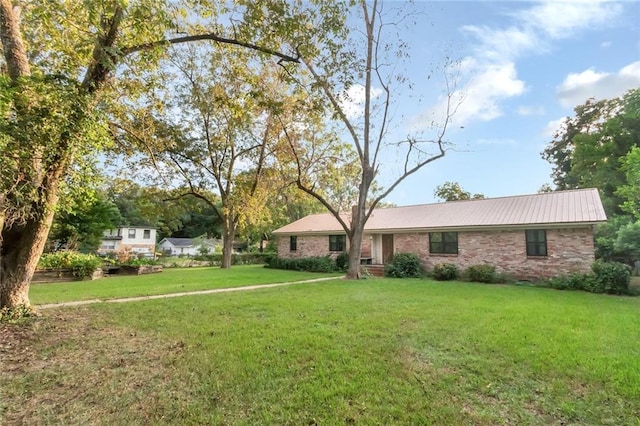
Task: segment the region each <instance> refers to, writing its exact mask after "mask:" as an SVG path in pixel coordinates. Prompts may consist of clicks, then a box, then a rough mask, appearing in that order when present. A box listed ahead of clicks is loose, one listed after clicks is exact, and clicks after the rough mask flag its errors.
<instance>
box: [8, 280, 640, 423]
mask: <svg viewBox="0 0 640 426" xmlns="http://www.w3.org/2000/svg"><path fill="white" fill-rule="evenodd" d="M638 324H640V299H639V298H631V297H617V296H603V295H593V294H587V293H581V292H560V291H554V290H549V289H542V288H532V287H516V286H490V285H481V284H469V283H437V282H432V281H427V280H390V279H380V280H363V281H357V282H353V281H344V280H336V281H331V282H324V283H316V284H300V285H296V286H291V287H279V288H273V289H268V290H257V291H251V292H242V293H225V294H216V295H207V296H189V297H182V298H176V299H163V300H154V301H144V302H134V303H127V304H101V305H92V306H85V307H80V308H72V309H52V310H46V311H44V316H43V317H41V318H39V319H37V320H35V321H34V322H30V323H27V324H24V325H9V324H5V325H1V326H0V327H1V328H0V331H2V332H3V333H4V334H6V335H8V334H9V333H13V334H16V335H20V334H21V335H22V337H21V339H22V340H21V343H20V345H15V344H14V345H7V346H6V347H3V346H1V345H0V350H2V353H0V356H1V357H2V358H1V359H3V361H4V362H3V363H0V413H1V414H0V424H7V425H13V424H291V425H304V424H318V425H336V424H436V425H449V424H450V425H463V424H479V425H495V424H518V425H521V424H524V425H527V424H530V425H550V424H557V425H561V424H562V425H565V424H576V425H589V424H591V425H602V424H610V425H637V424H638V423H639V421H640V420H639V418H640V327H639V326H638ZM3 337H5V336H3ZM2 341H4V342H7V341H14V342H15V341H16V338H15V336H14V337H12V338H11V339H10V340H7V339H4V340H2Z"/></svg>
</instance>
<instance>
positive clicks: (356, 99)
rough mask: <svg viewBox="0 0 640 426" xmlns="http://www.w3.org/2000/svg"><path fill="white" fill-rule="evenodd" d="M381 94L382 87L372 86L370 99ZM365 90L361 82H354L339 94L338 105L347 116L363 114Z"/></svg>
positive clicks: (353, 116)
mask: <svg viewBox="0 0 640 426" xmlns="http://www.w3.org/2000/svg"><path fill="white" fill-rule="evenodd" d="M381 94H382V89H379V88H375V87H373V88H372V89H371V99H376V98H377V97H378V96H380V95H381ZM365 95H366V94H365V90H364V86H363V85H361V84H354V85H353V86H351V87H349V89H348V90H347V91H346V92H345V93H343V94H342V96H340V106H341V107H342V110H343V111H344V113H345V114H346V115H347V118H349V119H354V118H358V117H362V115H363V114H364V101H365Z"/></svg>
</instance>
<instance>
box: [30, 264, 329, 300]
mask: <svg viewBox="0 0 640 426" xmlns="http://www.w3.org/2000/svg"><path fill="white" fill-rule="evenodd" d="M339 275H342V274H318V273H310V272H300V271H282V270H277V269H267V268H264V267H263V266H262V265H242V266H234V267H232V268H231V269H221V268H217V267H205V268H173V269H171V268H166V269H164V270H163V271H162V272H160V273H155V274H148V275H114V276H111V277H105V278H101V279H98V280H94V281H73V282H67V283H43V284H32V285H31V287H30V291H29V298H30V299H31V303H32V304H34V305H41V304H46V303H59V302H71V301H79V300H90V299H115V298H123V297H135V296H149V295H156V294H168V293H180V292H187V291H198V290H210V289H216V288H232V287H240V286H246V285H254V284H273V283H281V282H287V281H301V280H308V279H314V278H322V277H330V276H339Z"/></svg>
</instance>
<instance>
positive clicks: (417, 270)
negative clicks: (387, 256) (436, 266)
mask: <svg viewBox="0 0 640 426" xmlns="http://www.w3.org/2000/svg"><path fill="white" fill-rule="evenodd" d="M421 273H422V270H421V266H420V259H419V258H418V255H416V254H415V253H396V254H394V255H393V259H391V263H388V264H387V265H386V266H385V267H384V274H385V276H387V277H392V278H416V277H419V276H420V275H421Z"/></svg>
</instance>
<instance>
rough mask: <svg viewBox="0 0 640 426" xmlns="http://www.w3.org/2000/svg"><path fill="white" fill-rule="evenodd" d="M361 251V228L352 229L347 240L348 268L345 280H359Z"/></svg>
mask: <svg viewBox="0 0 640 426" xmlns="http://www.w3.org/2000/svg"><path fill="white" fill-rule="evenodd" d="M361 250H362V228H361V227H360V229H357V228H356V229H354V230H353V232H352V235H351V236H350V238H349V268H348V269H347V278H349V279H353V280H357V279H359V278H360V253H361Z"/></svg>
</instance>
